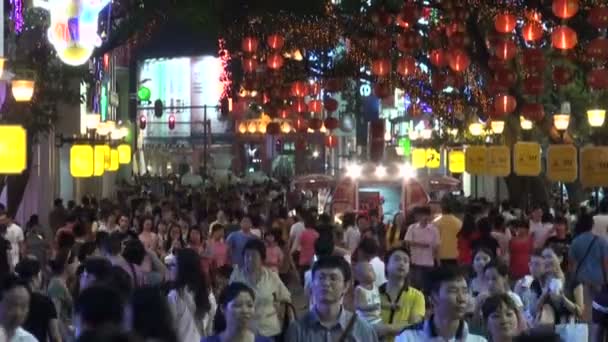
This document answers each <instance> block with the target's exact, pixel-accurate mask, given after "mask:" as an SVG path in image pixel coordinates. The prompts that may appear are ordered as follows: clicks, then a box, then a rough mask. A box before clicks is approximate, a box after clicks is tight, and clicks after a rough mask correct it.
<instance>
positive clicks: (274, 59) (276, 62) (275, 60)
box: [266, 53, 283, 70]
mask: <svg viewBox="0 0 608 342" xmlns="http://www.w3.org/2000/svg"><path fill="white" fill-rule="evenodd" d="M266 65H267V66H268V68H269V69H272V70H278V69H281V68H282V67H283V56H281V54H280V53H273V54H272V55H270V56H268V59H267V60H266Z"/></svg>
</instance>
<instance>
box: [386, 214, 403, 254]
mask: <svg viewBox="0 0 608 342" xmlns="http://www.w3.org/2000/svg"><path fill="white" fill-rule="evenodd" d="M406 232H407V226H406V225H405V216H404V215H403V213H402V212H398V213H396V214H395V216H394V217H393V224H391V225H390V227H389V228H388V231H387V232H386V248H387V250H391V249H393V248H398V247H401V246H402V245H403V239H404V238H405V233H406Z"/></svg>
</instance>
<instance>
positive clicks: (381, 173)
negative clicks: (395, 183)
mask: <svg viewBox="0 0 608 342" xmlns="http://www.w3.org/2000/svg"><path fill="white" fill-rule="evenodd" d="M375 173H376V177H378V178H384V177H385V176H386V167H384V166H383V165H378V166H377V167H376V172H375Z"/></svg>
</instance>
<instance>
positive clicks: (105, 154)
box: [93, 145, 110, 176]
mask: <svg viewBox="0 0 608 342" xmlns="http://www.w3.org/2000/svg"><path fill="white" fill-rule="evenodd" d="M94 154H95V163H94V167H93V176H102V175H103V173H104V171H105V170H106V169H107V167H106V165H107V166H108V167H109V164H110V160H109V159H110V146H109V145H95V153H94Z"/></svg>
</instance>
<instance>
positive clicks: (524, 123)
mask: <svg viewBox="0 0 608 342" xmlns="http://www.w3.org/2000/svg"><path fill="white" fill-rule="evenodd" d="M519 126H520V127H521V129H523V130H524V131H529V130H531V129H532V128H534V123H533V122H532V121H531V120H528V119H526V118H524V117H523V116H520V117H519Z"/></svg>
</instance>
